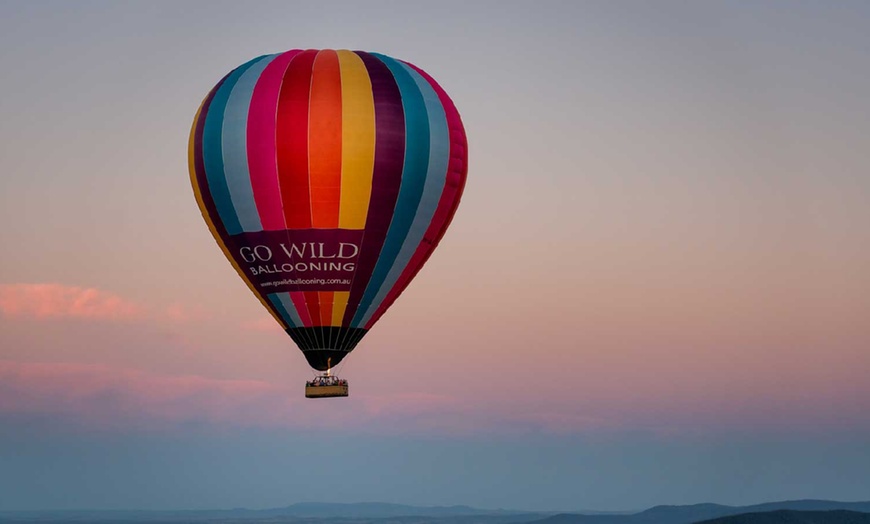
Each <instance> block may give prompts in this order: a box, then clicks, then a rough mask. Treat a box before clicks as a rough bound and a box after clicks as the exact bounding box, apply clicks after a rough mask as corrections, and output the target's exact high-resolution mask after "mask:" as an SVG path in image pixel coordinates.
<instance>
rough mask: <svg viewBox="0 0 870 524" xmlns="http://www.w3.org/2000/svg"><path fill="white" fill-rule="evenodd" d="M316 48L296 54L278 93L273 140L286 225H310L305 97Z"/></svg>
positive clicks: (306, 108) (306, 103)
mask: <svg viewBox="0 0 870 524" xmlns="http://www.w3.org/2000/svg"><path fill="white" fill-rule="evenodd" d="M316 54H317V51H313V50H308V51H303V52H302V53H300V54H299V55H297V56H296V57H295V58H294V59H293V61H291V62H290V65H289V66H288V67H287V71H286V72H285V74H284V82H283V84H282V85H281V92H280V94H279V95H278V110H277V119H278V123H277V126H276V130H275V131H276V142H277V148H278V183H279V186H280V190H281V202H282V203H283V205H284V223H285V224H286V226H287V229H304V228H309V227H311V197H310V195H309V185H308V97H309V92H310V89H309V88H310V87H311V67H312V65H313V64H314V57H315V55H316Z"/></svg>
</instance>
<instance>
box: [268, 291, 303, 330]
mask: <svg viewBox="0 0 870 524" xmlns="http://www.w3.org/2000/svg"><path fill="white" fill-rule="evenodd" d="M269 296H270V297H275V299H276V300H278V301H279V302H280V303H281V306H282V307H283V308H284V309H285V310H286V311H287V314H288V316H289V319H288V320H289V322H290V327H302V319H301V318H299V313H298V312H297V311H296V305H295V304H294V303H293V300H291V299H290V294H289V293H273V294H271V295H269Z"/></svg>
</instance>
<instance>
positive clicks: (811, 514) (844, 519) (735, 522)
mask: <svg viewBox="0 0 870 524" xmlns="http://www.w3.org/2000/svg"><path fill="white" fill-rule="evenodd" d="M698 524H701V523H698ZM703 524H870V513H863V512H859V511H845V510H833V511H793V510H787V509H784V510H777V511H765V512H760V513H742V514H740V515H731V516H729V517H722V518H718V519H711V520H705V521H703Z"/></svg>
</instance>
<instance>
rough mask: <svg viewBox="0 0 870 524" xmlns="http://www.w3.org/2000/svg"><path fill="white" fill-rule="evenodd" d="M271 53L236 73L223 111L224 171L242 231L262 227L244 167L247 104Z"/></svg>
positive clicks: (246, 150) (248, 104)
mask: <svg viewBox="0 0 870 524" xmlns="http://www.w3.org/2000/svg"><path fill="white" fill-rule="evenodd" d="M275 56H276V55H270V56H264V57H260V58H259V59H257V60H258V61H257V62H256V63H253V64H252V65H251V66H250V67H249V68H248V70H247V71H245V72H244V73H243V74H242V75H241V77H239V80H238V82H236V85H235V86H234V87H233V89H232V91H231V92H230V95H229V98H228V99H227V107H226V110H225V111H224V119H223V137H222V139H223V140H222V147H223V162H224V175H225V176H226V183H227V189H228V190H229V193H230V199H231V200H232V203H233V207H234V208H235V210H236V216H237V217H238V219H239V225H240V227H241V228H242V230H243V231H245V232H249V231H262V230H263V226H262V224H261V223H260V213H259V212H258V211H257V203H256V202H255V201H254V190H253V188H252V187H251V173H250V171H249V170H248V108H249V107H250V106H251V96H253V94H254V86H255V85H256V84H257V80H259V78H260V74H261V73H262V72H263V69H265V68H266V66H267V65H269V62H271V61H272V60H273V59H274V58H275Z"/></svg>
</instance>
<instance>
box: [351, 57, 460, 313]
mask: <svg viewBox="0 0 870 524" xmlns="http://www.w3.org/2000/svg"><path fill="white" fill-rule="evenodd" d="M401 65H402V67H403V68H405V70H406V71H408V72H409V74H410V75H411V77H412V78H413V79H414V82H416V84H417V87H418V89H420V92H421V93H422V94H423V100H424V101H425V103H426V113H427V115H428V118H429V165H428V167H427V173H428V174H427V176H426V182H425V184H424V186H423V195H422V197H421V198H420V205H419V206H418V207H417V214H416V215H415V216H414V221H413V223H412V224H411V228H410V229H409V230H408V235H407V236H406V237H405V242H404V243H403V244H402V248H401V250H400V251H399V254H398V255H397V256H396V260H395V262H394V263H393V266H392V267H391V268H390V272H389V273H388V274H387V278H386V279H385V280H384V283H383V284H382V285H381V287H380V290H379V291H378V293H377V295H376V296H375V298H374V300H372V303H371V305H370V306H369V307H368V310H367V311H366V313H365V315H364V316H363V317H362V319H361V320H360V323H361V324H366V323H367V322H368V321H369V320H370V319H371V317H372V315H373V314H374V312H375V310H376V309H377V307H378V306H379V305H380V304H381V302H383V300H384V298H385V297H386V296H387V293H388V292H389V291H390V290H391V289H392V288H393V286H394V285H395V283H396V281H397V280H398V279H399V276H400V275H401V274H402V272H403V271H404V270H405V268H406V267H407V266H408V262H410V260H411V257H412V256H413V254H414V252H415V251H416V250H417V247H418V246H419V245H420V242H422V240H423V235H424V234H425V233H426V229H427V228H428V227H429V224H430V222H431V221H432V216H433V215H434V214H435V209H436V208H437V207H438V201H439V200H440V198H441V192H442V191H443V189H444V183H445V180H446V177H447V164H448V161H449V160H450V132H449V130H448V129H447V116H446V115H445V113H444V108H443V107H442V106H441V100H440V99H439V98H438V93H436V92H435V90H434V89H432V86H430V85H429V83H428V82H426V80H425V79H424V78H423V77H422V76H420V74H419V73H417V72H416V71H414V70H413V69H411V68H410V67H408V66H407V65H405V64H401Z"/></svg>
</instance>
